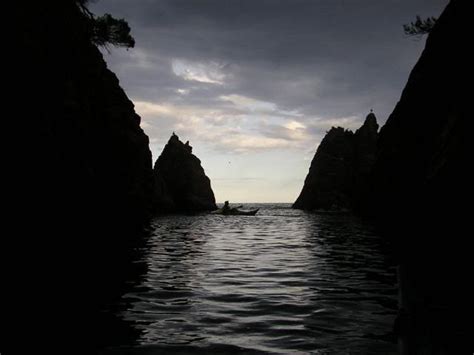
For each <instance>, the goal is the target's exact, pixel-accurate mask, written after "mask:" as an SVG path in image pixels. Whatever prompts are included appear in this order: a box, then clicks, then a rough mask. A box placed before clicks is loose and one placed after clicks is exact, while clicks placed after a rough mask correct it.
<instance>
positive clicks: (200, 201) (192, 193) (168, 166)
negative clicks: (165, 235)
mask: <svg viewBox="0 0 474 355" xmlns="http://www.w3.org/2000/svg"><path fill="white" fill-rule="evenodd" d="M154 178H155V186H156V188H155V192H154V198H155V208H156V210H157V211H158V212H175V213H187V212H201V211H212V210H215V209H216V208H217V206H216V200H215V198H214V193H213V192H212V189H211V182H210V180H209V178H208V177H207V176H206V174H205V172H204V169H203V168H202V166H201V161H200V160H199V159H198V158H197V157H196V156H195V155H194V154H192V147H191V146H190V145H189V143H188V142H186V143H183V142H181V141H180V140H179V138H178V136H176V135H175V134H173V135H172V136H171V138H170V140H169V141H168V143H167V144H166V146H165V148H164V150H163V152H162V153H161V155H160V157H159V158H158V159H157V161H156V163H155V167H154Z"/></svg>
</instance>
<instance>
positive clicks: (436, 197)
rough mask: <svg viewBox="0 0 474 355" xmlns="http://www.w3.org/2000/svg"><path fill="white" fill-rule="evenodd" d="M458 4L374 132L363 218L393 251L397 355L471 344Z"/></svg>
mask: <svg viewBox="0 0 474 355" xmlns="http://www.w3.org/2000/svg"><path fill="white" fill-rule="evenodd" d="M468 14H470V11H469V10H468V2H467V1H462V0H459V1H454V0H453V1H451V2H450V3H449V5H448V6H447V8H446V9H445V11H444V13H443V14H442V16H441V17H440V18H439V20H438V21H437V23H436V25H435V27H434V28H433V30H432V31H431V33H430V35H429V37H428V39H427V42H426V47H425V49H424V51H423V54H422V55H421V57H420V59H419V61H418V63H417V64H416V66H415V67H414V69H413V70H412V72H411V74H410V77H409V79H408V82H407V84H406V87H405V89H404V90H403V93H402V96H401V98H400V101H399V102H398V104H397V105H396V107H395V109H394V111H393V113H392V114H391V115H390V117H389V119H388V121H387V123H386V124H385V125H384V127H383V128H382V129H381V132H380V137H379V147H378V154H377V160H376V163H375V167H374V180H373V181H374V187H373V188H374V190H373V206H372V212H373V215H374V216H375V217H376V220H377V221H378V223H379V226H380V228H381V230H382V231H383V232H384V233H385V234H386V235H387V236H388V237H390V238H391V240H392V242H393V244H394V245H395V246H396V249H397V251H398V253H397V255H398V258H399V263H400V267H399V278H400V291H401V311H400V317H399V319H398V322H397V329H398V332H399V335H400V337H401V339H402V345H403V346H402V353H403V354H408V353H409V354H421V353H426V354H428V353H429V354H469V353H472V351H473V349H474V344H473V339H474V338H473V337H472V335H473V334H474V331H473V326H472V324H473V322H472V319H473V315H474V312H473V301H472V300H473V299H474V295H473V292H472V280H473V273H472V270H473V269H472V265H471V264H472V247H470V239H472V238H470V233H469V232H468V231H469V230H470V229H471V223H470V220H471V218H472V216H471V211H470V209H469V207H468V206H470V203H471V198H470V196H471V195H472V180H471V178H470V173H468V172H467V171H468V170H469V168H468V167H469V166H470V165H471V160H472V156H471V155H470V154H469V152H468V150H470V149H469V148H468V147H469V145H468V141H467V135H468V134H470V132H471V129H470V128H469V127H468V121H469V120H470V117H468V112H470V111H471V107H470V106H471V104H470V100H469V99H468V98H467V92H468V91H467V90H468V89H466V88H468V87H470V85H471V79H470V78H471V77H472V76H471V75H468V73H472V62H471V61H470V59H468V58H470V55H469V54H468V52H469V50H470V49H469V47H470V46H469V45H468V43H470V40H471V38H470V36H469V35H468V33H469V31H468V24H469V23H470V19H469V18H468V16H469V15H468Z"/></svg>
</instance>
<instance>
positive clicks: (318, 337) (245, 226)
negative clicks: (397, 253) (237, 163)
mask: <svg viewBox="0 0 474 355" xmlns="http://www.w3.org/2000/svg"><path fill="white" fill-rule="evenodd" d="M290 206H291V205H290V204H244V208H245V209H250V208H256V207H259V208H260V211H259V212H258V214H257V215H256V216H221V215H211V214H202V215H196V216H175V215H168V216H161V217H158V218H156V219H155V220H154V221H153V229H152V233H151V237H150V239H149V240H148V241H147V245H146V247H144V248H143V250H142V257H141V258H142V259H141V260H138V262H142V263H146V264H147V266H148V268H147V271H146V273H145V274H144V275H142V277H141V278H140V280H138V281H136V282H135V285H134V286H133V287H132V288H131V290H130V292H127V293H126V294H125V295H123V297H122V299H121V301H120V302H121V307H120V308H118V309H120V310H117V311H116V315H117V316H118V317H119V318H121V319H122V320H123V321H124V322H128V324H130V325H131V326H132V327H133V328H134V329H135V330H136V331H137V334H138V335H137V337H136V339H134V341H133V342H131V343H130V344H124V345H123V346H120V347H118V346H115V347H111V348H109V349H108V350H107V351H106V352H105V353H106V354H109V353H113V354H115V353H125V354H240V353H242V354H247V353H248V354H253V353H278V354H308V353H311V354H397V345H396V342H395V340H394V336H393V322H394V319H395V314H396V309H397V288H396V275H395V268H394V266H393V265H392V264H391V263H390V261H389V257H388V247H387V245H386V243H385V242H384V240H382V239H381V238H380V237H379V236H377V235H376V234H375V233H374V231H373V229H372V228H371V227H370V226H367V225H364V224H363V223H362V222H361V221H359V220H358V219H357V218H355V217H353V216H351V215H345V214H315V213H308V212H304V211H300V210H293V209H291V208H290Z"/></svg>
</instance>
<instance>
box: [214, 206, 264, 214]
mask: <svg viewBox="0 0 474 355" xmlns="http://www.w3.org/2000/svg"><path fill="white" fill-rule="evenodd" d="M258 210H259V208H256V209H254V210H249V211H242V210H238V209H236V208H234V209H231V210H230V211H227V212H226V213H223V211H222V208H219V209H218V210H215V211H212V212H211V213H212V214H221V215H224V216H255V215H256V214H257V212H258Z"/></svg>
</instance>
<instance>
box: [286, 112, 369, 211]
mask: <svg viewBox="0 0 474 355" xmlns="http://www.w3.org/2000/svg"><path fill="white" fill-rule="evenodd" d="M377 130H378V124H377V119H376V117H375V115H374V114H373V113H372V112H371V113H370V114H369V115H368V116H367V118H366V119H365V122H364V124H363V125H362V127H360V128H359V129H358V130H357V131H356V132H355V133H353V132H352V131H349V130H345V129H344V128H341V127H337V128H334V127H333V128H331V130H330V131H329V132H328V133H327V134H326V136H325V137H324V139H323V140H322V142H321V144H320V145H319V147H318V150H317V152H316V154H315V156H314V158H313V161H312V162H311V167H310V169H309V173H308V176H307V177H306V179H305V183H304V187H303V190H302V191H301V193H300V195H299V197H298V199H297V200H296V202H295V203H294V205H293V208H299V209H306V210H314V209H324V210H333V211H337V210H352V209H353V208H358V207H359V205H360V204H361V202H360V201H362V200H361V198H362V196H363V195H364V194H365V193H366V192H367V190H368V187H367V181H368V180H367V178H368V176H369V175H370V173H371V169H372V166H373V163H374V161H375V149H376V143H377Z"/></svg>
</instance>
